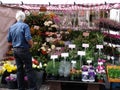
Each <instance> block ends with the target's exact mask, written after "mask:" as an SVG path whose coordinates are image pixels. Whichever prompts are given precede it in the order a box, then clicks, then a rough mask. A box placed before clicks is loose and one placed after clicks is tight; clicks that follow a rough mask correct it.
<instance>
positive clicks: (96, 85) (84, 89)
mask: <svg viewBox="0 0 120 90" xmlns="http://www.w3.org/2000/svg"><path fill="white" fill-rule="evenodd" d="M47 82H48V84H49V87H50V89H49V90H66V89H65V87H67V90H68V89H69V90H80V89H81V90H103V88H105V83H101V82H82V81H64V80H47ZM66 85H67V86H66Z"/></svg>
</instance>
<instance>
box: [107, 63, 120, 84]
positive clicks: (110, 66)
mask: <svg viewBox="0 0 120 90" xmlns="http://www.w3.org/2000/svg"><path fill="white" fill-rule="evenodd" d="M111 68H115V69H120V66H116V65H108V66H107V78H108V81H109V82H120V79H118V78H110V77H109V75H108V70H109V69H111Z"/></svg>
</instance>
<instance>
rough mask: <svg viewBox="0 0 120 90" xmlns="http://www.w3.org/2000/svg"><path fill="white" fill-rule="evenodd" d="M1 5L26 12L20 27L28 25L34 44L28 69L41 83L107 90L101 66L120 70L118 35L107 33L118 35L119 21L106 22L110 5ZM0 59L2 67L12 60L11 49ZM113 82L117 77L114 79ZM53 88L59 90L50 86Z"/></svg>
mask: <svg viewBox="0 0 120 90" xmlns="http://www.w3.org/2000/svg"><path fill="white" fill-rule="evenodd" d="M6 6H7V7H9V8H11V7H12V8H13V7H15V8H19V9H22V10H23V11H24V12H25V13H26V15H27V17H26V20H25V22H26V23H27V24H28V25H29V26H30V30H31V34H32V38H33V41H34V46H33V48H32V49H31V53H32V56H33V68H34V69H35V70H37V71H39V72H40V71H43V72H44V75H45V76H44V80H45V81H47V82H48V83H49V85H50V87H51V90H61V88H62V87H61V86H62V85H63V84H64V83H67V84H69V83H70V85H71V83H73V84H85V85H87V87H88V88H86V90H93V87H96V90H102V89H103V88H106V87H107V83H108V81H109V77H108V73H109V70H108V69H107V72H106V67H108V65H120V64H119V63H120V62H119V54H120V52H119V37H120V36H119V33H117V34H116V33H115V34H113V33H110V32H112V31H114V32H119V26H120V24H119V23H118V22H116V21H114V20H110V19H109V16H110V10H111V9H112V8H113V6H114V3H104V4H90V5H89V4H88V5H86V4H76V3H74V4H67V5H65V4H58V5H56V4H53V5H52V4H50V3H49V5H48V4H45V5H43V4H42V5H40V4H24V3H22V4H6ZM15 12H16V11H15ZM8 16H9V15H7V17H8ZM1 18H3V17H1ZM9 18H10V17H9ZM12 19H13V17H12ZM12 23H14V22H12ZM10 25H11V23H10ZM10 25H8V27H9V26H10ZM7 29H8V28H7ZM7 29H6V30H7ZM1 30H2V29H1ZM6 32H7V31H6ZM3 55H4V56H5V57H3ZM3 55H2V57H1V61H2V62H1V65H4V64H5V63H6V62H7V61H8V60H10V59H11V57H12V56H13V55H12V46H11V47H9V48H7V49H6V51H5V52H4V54H3ZM6 57H7V58H6ZM12 59H13V60H14V58H13V57H12ZM12 64H13V63H12ZM14 65H15V64H14ZM4 69H5V70H6V68H4ZM5 70H4V71H5ZM1 71H2V70H1ZM4 71H3V72H4ZM118 71H119V70H118ZM9 74H11V72H10V73H9ZM1 75H2V74H1ZM109 76H110V75H109ZM5 78H6V77H5ZM107 78H108V80H107ZM112 78H119V76H118V74H116V77H112ZM110 82H111V81H110ZM55 83H56V84H57V85H58V87H56V88H59V89H56V88H55V87H53V84H55ZM64 85H65V84H64ZM91 86H93V87H91ZM101 86H102V87H103V88H102V89H101V88H100V87H101ZM81 87H82V86H81ZM85 87H86V86H85ZM83 88H84V87H83ZM83 90H85V88H84V89H83Z"/></svg>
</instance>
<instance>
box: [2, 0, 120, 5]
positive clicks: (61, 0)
mask: <svg viewBox="0 0 120 90" xmlns="http://www.w3.org/2000/svg"><path fill="white" fill-rule="evenodd" d="M0 1H2V3H9V4H13V3H16V4H20V3H21V1H22V2H23V3H25V4H48V3H49V2H50V3H51V4H73V3H74V2H75V3H76V4H103V3H105V2H107V3H120V1H119V0H0Z"/></svg>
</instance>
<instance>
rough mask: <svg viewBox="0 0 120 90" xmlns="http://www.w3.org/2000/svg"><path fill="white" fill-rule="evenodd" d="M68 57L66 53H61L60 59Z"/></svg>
mask: <svg viewBox="0 0 120 90" xmlns="http://www.w3.org/2000/svg"><path fill="white" fill-rule="evenodd" d="M68 55H69V54H68V53H61V56H62V57H68Z"/></svg>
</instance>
